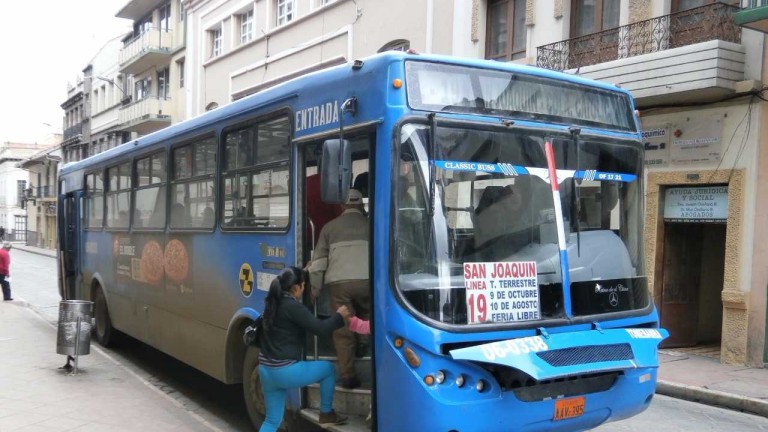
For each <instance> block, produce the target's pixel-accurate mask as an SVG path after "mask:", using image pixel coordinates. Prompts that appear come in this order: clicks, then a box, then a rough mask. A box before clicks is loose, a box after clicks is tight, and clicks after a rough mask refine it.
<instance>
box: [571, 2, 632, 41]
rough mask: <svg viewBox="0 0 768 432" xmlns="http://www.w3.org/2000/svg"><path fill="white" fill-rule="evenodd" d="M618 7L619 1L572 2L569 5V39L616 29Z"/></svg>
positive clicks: (617, 24)
mask: <svg viewBox="0 0 768 432" xmlns="http://www.w3.org/2000/svg"><path fill="white" fill-rule="evenodd" d="M620 6H621V0H573V2H572V3H571V37H572V38H574V37H579V36H584V35H588V34H592V33H598V32H601V31H603V30H609V29H614V28H616V27H618V26H619V12H620ZM617 35H618V33H617Z"/></svg>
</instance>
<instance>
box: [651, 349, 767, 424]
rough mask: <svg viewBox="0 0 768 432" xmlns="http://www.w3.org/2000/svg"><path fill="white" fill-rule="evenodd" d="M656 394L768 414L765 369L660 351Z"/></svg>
mask: <svg viewBox="0 0 768 432" xmlns="http://www.w3.org/2000/svg"><path fill="white" fill-rule="evenodd" d="M659 363H660V366H659V380H658V385H657V386H656V393H658V394H663V395H667V396H672V397H676V398H680V399H686V400H690V401H694V402H700V403H704V404H708V405H716V406H721V407H725V408H730V409H734V410H738V411H745V412H750V413H753V414H758V415H761V416H763V417H768V369H756V368H750V367H746V366H731V365H725V364H721V363H720V362H719V361H718V360H717V359H714V358H709V357H704V356H699V355H693V354H686V353H683V352H676V351H674V350H660V352H659Z"/></svg>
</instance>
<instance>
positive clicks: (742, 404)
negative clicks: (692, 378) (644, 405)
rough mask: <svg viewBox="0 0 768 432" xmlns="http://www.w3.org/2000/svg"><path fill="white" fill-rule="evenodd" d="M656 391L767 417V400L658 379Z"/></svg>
mask: <svg viewBox="0 0 768 432" xmlns="http://www.w3.org/2000/svg"><path fill="white" fill-rule="evenodd" d="M656 393H658V394H661V395H665V396H671V397H674V398H678V399H685V400H688V401H691V402H698V403H703V404H706V405H714V406H719V407H724V408H728V409H732V410H737V411H743V412H748V413H752V414H757V415H760V416H763V417H768V401H765V400H762V399H756V398H750V397H746V396H737V395H734V394H731V393H724V392H721V391H717V390H710V389H706V388H703V387H695V386H689V385H685V384H677V383H672V382H669V381H662V380H659V381H657V383H656Z"/></svg>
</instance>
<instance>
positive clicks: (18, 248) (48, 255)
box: [13, 245, 56, 258]
mask: <svg viewBox="0 0 768 432" xmlns="http://www.w3.org/2000/svg"><path fill="white" fill-rule="evenodd" d="M13 249H16V250H20V251H24V252H29V253H31V254H35V255H40V256H46V257H48V258H56V254H55V252H54V253H53V254H51V253H50V252H43V251H37V250H31V249H27V248H25V247H24V246H16V245H14V246H13Z"/></svg>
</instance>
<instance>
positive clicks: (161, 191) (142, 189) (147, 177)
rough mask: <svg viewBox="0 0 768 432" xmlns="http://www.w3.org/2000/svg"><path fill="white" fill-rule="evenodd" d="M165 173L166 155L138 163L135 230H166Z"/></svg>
mask: <svg viewBox="0 0 768 432" xmlns="http://www.w3.org/2000/svg"><path fill="white" fill-rule="evenodd" d="M165 172H166V164H165V153H156V154H154V155H152V156H149V157H146V158H143V159H138V160H137V161H136V181H137V183H138V184H137V185H136V188H137V189H136V199H135V202H134V213H133V215H134V216H133V227H134V228H139V229H145V228H154V229H160V228H165V181H166V175H165Z"/></svg>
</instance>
